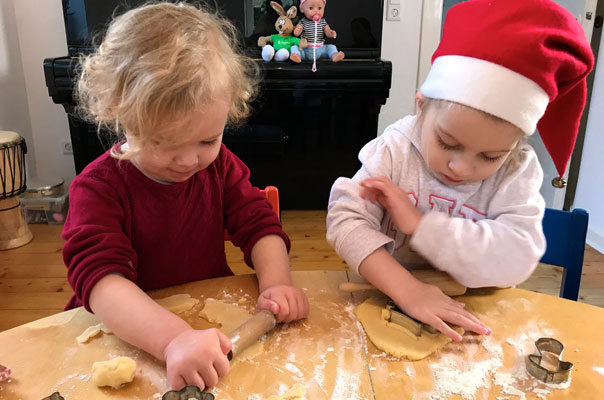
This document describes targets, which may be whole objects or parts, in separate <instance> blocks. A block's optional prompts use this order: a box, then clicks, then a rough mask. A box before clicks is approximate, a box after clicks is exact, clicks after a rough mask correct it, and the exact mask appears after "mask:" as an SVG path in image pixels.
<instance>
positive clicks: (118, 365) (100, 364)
mask: <svg viewBox="0 0 604 400" xmlns="http://www.w3.org/2000/svg"><path fill="white" fill-rule="evenodd" d="M135 372H136V362H135V361H134V360H133V359H131V358H130V357H116V358H113V359H111V360H108V361H97V362H95V363H94V364H92V382H94V384H95V385H97V386H111V387H113V388H114V389H117V388H118V387H119V386H120V385H122V384H124V383H129V382H132V380H133V379H134V374H135Z"/></svg>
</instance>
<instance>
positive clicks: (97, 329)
mask: <svg viewBox="0 0 604 400" xmlns="http://www.w3.org/2000/svg"><path fill="white" fill-rule="evenodd" d="M101 333H105V334H107V335H109V334H111V333H113V332H111V330H109V328H107V327H106V326H105V324H103V323H102V322H101V323H100V324H98V325H93V326H89V327H88V328H87V329H86V330H85V331H84V332H82V334H81V335H80V336H78V337H77V338H76V340H77V341H78V343H80V344H82V343H87V342H88V341H89V340H90V339H92V338H93V337H95V336H97V335H99V334H101Z"/></svg>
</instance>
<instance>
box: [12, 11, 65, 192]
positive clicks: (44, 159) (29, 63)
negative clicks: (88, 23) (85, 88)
mask: <svg viewBox="0 0 604 400" xmlns="http://www.w3.org/2000/svg"><path fill="white" fill-rule="evenodd" d="M0 3H1V6H0V12H2V16H0V21H2V22H1V23H2V25H0V65H2V64H3V63H5V62H6V63H7V65H8V71H7V73H6V74H5V73H3V72H2V71H3V70H4V68H3V67H1V66H0V85H1V86H0V88H1V89H2V90H1V91H0V129H4V130H7V129H11V130H15V131H17V132H19V133H20V134H21V136H23V137H24V138H25V140H26V142H27V146H28V150H29V152H28V156H27V175H28V176H30V177H31V176H40V177H53V178H55V177H62V178H63V179H65V180H66V181H67V182H69V181H71V179H72V178H73V177H74V176H75V168H74V164H73V156H72V155H64V154H63V153H62V147H61V141H63V140H69V126H68V123H67V116H66V114H65V111H64V110H63V108H62V107H61V106H60V105H57V104H54V103H53V102H52V99H51V98H50V97H49V96H48V90H47V88H46V84H45V81H44V70H43V68H42V62H43V60H44V58H46V57H59V56H63V55H67V44H66V42H65V28H64V25H63V13H62V6H61V1H60V0H44V1H39V0H2V1H0ZM3 41H4V42H5V44H4V45H5V46H6V47H7V48H8V51H7V53H8V54H7V57H4V55H3V54H2V46H3V44H2V42H3Z"/></svg>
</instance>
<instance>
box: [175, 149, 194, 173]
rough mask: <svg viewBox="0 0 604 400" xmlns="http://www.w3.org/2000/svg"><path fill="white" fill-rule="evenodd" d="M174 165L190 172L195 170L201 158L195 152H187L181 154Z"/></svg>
mask: <svg viewBox="0 0 604 400" xmlns="http://www.w3.org/2000/svg"><path fill="white" fill-rule="evenodd" d="M174 163H175V164H176V165H177V166H178V167H179V168H182V169H185V170H189V169H193V168H195V167H196V166H197V164H198V163H199V157H198V156H197V152H195V151H185V152H182V153H180V154H179V155H178V156H177V157H176V158H175V159H174Z"/></svg>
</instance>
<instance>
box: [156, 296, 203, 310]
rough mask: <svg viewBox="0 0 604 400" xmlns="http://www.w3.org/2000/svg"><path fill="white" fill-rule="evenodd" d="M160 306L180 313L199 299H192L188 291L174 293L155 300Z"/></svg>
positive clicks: (191, 306) (188, 308)
mask: <svg viewBox="0 0 604 400" xmlns="http://www.w3.org/2000/svg"><path fill="white" fill-rule="evenodd" d="M155 301H156V302H157V303H158V304H159V305H160V306H162V307H163V308H165V309H167V310H168V311H170V312H172V313H174V314H180V313H183V312H185V311H189V310H190V309H191V308H193V307H194V306H195V305H196V304H197V303H199V300H197V299H194V298H192V297H191V295H190V294H188V293H182V294H175V295H173V296H168V297H164V298H163V299H157V300H155Z"/></svg>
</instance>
